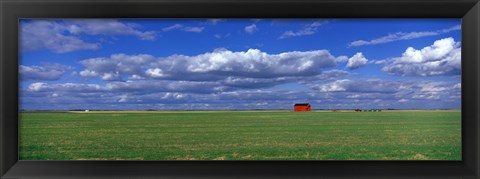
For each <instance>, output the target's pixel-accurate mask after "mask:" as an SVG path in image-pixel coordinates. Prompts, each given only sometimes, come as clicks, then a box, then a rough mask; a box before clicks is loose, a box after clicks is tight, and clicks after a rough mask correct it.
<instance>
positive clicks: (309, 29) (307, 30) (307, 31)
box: [279, 21, 329, 39]
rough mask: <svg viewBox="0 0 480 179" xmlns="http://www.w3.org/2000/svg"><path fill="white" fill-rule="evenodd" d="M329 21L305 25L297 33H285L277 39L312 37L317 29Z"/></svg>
mask: <svg viewBox="0 0 480 179" xmlns="http://www.w3.org/2000/svg"><path fill="white" fill-rule="evenodd" d="M328 22H329V21H315V22H313V23H311V24H308V25H306V26H305V27H304V28H303V29H300V30H298V31H291V30H289V31H285V32H284V33H283V34H282V35H281V36H280V37H279V39H286V38H290V37H300V36H306V35H313V34H315V33H317V31H318V27H319V26H321V25H323V24H326V23H328Z"/></svg>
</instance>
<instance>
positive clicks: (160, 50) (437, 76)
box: [19, 19, 461, 110]
mask: <svg viewBox="0 0 480 179" xmlns="http://www.w3.org/2000/svg"><path fill="white" fill-rule="evenodd" d="M460 25H461V21H460V19H89V20H85V19H83V20H82V19H69V20H66V19H35V20H32V19H22V20H21V21H20V30H21V32H20V58H21V59H20V71H19V73H20V76H21V82H20V100H21V105H20V107H21V109H25V110H72V109H90V110H95V109H98V110H107V109H109V110H127V109H136V110H144V109H177V110H178V109H180V110H181V109H186V110H204V109H291V108H292V106H293V104H294V103H305V102H308V103H311V104H312V108H313V109H354V108H362V109H386V108H395V109H459V108H460V100H461V97H460V96H461V92H460V91H461V90H460V89H461V83H460V82H461V65H460V64H461V58H460V56H461V29H460Z"/></svg>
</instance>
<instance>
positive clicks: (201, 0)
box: [0, 0, 480, 179]
mask: <svg viewBox="0 0 480 179" xmlns="http://www.w3.org/2000/svg"><path fill="white" fill-rule="evenodd" d="M19 18H462V161H19V160H18V111H19V109H18V104H19V102H18V100H19V99H18V19H19ZM0 22H1V24H0V25H1V28H0V29H1V31H0V42H1V44H0V46H1V48H0V54H1V60H0V131H1V133H0V178H109V177H111V178H119V177H125V178H464V179H465V178H472V179H473V178H479V177H480V158H479V157H480V155H479V154H480V152H479V149H480V138H479V136H480V121H479V119H480V118H479V117H480V115H479V114H480V108H479V103H480V95H479V93H480V89H479V86H480V83H479V82H480V81H479V80H480V63H479V60H480V3H479V1H478V0H299V1H295V0H176V1H175V0H140V1H135V0H123V1H120V0H115V1H112V0H63V1H60V0H37V1H32V0H0Z"/></svg>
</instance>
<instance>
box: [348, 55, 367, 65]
mask: <svg viewBox="0 0 480 179" xmlns="http://www.w3.org/2000/svg"><path fill="white" fill-rule="evenodd" d="M367 64H368V59H367V58H365V56H363V54H362V53H361V52H358V53H356V54H355V55H353V56H352V57H351V58H349V59H348V63H347V68H349V69H357V68H359V67H362V66H365V65H367Z"/></svg>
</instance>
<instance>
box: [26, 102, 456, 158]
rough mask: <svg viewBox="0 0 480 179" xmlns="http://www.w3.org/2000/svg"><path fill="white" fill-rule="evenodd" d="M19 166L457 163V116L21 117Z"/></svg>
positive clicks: (164, 114)
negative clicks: (206, 162)
mask: <svg viewBox="0 0 480 179" xmlns="http://www.w3.org/2000/svg"><path fill="white" fill-rule="evenodd" d="M19 120H20V123H19V125H20V128H19V142H20V144H19V152H20V160H460V159H461V112H460V111H440V110H439V111H433V110H432V111H383V112H346V111H339V112H330V111H322V112H319V111H316V112H291V111H164V112H162V111H102V112H21V113H20V119H19Z"/></svg>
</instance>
